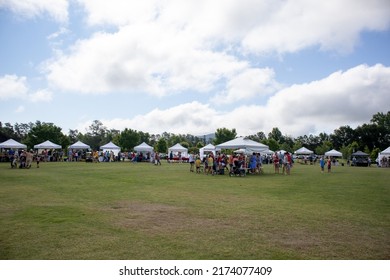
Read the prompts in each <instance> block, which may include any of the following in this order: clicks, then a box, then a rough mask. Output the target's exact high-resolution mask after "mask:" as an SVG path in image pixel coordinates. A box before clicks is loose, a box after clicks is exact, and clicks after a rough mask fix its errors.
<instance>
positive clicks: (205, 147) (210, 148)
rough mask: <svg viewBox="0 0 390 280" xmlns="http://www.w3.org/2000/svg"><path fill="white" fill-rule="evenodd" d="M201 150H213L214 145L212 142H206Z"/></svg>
mask: <svg viewBox="0 0 390 280" xmlns="http://www.w3.org/2000/svg"><path fill="white" fill-rule="evenodd" d="M201 149H203V151H214V150H215V146H214V145H213V144H207V145H206V146H204V147H202V148H201Z"/></svg>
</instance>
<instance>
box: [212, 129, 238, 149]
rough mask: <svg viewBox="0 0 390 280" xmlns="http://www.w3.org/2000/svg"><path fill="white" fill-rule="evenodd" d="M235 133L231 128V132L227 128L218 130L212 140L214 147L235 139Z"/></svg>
mask: <svg viewBox="0 0 390 280" xmlns="http://www.w3.org/2000/svg"><path fill="white" fill-rule="evenodd" d="M236 136H237V132H236V129H235V128H233V129H232V130H230V129H227V128H225V127H224V128H218V129H217V131H216V132H215V139H214V145H218V144H221V143H224V142H226V141H229V140H233V139H234V138H236Z"/></svg>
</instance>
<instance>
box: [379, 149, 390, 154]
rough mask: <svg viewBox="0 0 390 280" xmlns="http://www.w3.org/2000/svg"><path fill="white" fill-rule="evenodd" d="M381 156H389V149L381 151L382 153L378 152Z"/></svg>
mask: <svg viewBox="0 0 390 280" xmlns="http://www.w3.org/2000/svg"><path fill="white" fill-rule="evenodd" d="M380 154H381V155H388V154H390V147H388V148H387V149H386V150H383V151H382V152H380Z"/></svg>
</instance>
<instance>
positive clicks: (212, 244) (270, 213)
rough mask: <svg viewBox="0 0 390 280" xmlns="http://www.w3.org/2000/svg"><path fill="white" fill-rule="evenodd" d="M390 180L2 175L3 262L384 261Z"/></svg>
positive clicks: (80, 169)
mask: <svg viewBox="0 0 390 280" xmlns="http://www.w3.org/2000/svg"><path fill="white" fill-rule="evenodd" d="M389 180H390V169H381V168H376V167H371V168H364V167H361V168H359V167H355V168H354V167H347V166H344V167H343V166H337V167H333V170H332V173H331V174H327V173H324V174H321V172H320V170H319V167H318V166H310V165H309V166H307V165H300V164H295V166H294V168H293V169H292V175H291V176H283V175H276V174H273V171H272V167H271V166H265V174H263V175H248V176H246V177H242V178H240V177H233V178H231V177H229V176H227V175H225V176H221V175H219V176H211V175H209V176H206V175H199V174H194V173H190V172H189V165H188V164H167V163H165V162H163V165H162V166H154V165H151V164H147V163H141V164H132V163H129V162H124V163H99V164H92V163H85V162H79V163H41V167H40V168H36V167H35V165H34V166H33V168H31V169H28V170H26V169H11V168H10V167H9V164H6V163H1V164H0V259H3V260H4V259H44V260H46V259H93V260H95V259H117V260H119V259H129V260H131V259H137V260H145V259H162V260H170V259H307V260H310V259H336V260H338V259H390V183H389Z"/></svg>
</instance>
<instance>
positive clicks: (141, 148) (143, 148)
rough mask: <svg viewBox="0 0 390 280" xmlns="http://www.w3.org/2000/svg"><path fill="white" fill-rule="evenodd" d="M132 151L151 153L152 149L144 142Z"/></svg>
mask: <svg viewBox="0 0 390 280" xmlns="http://www.w3.org/2000/svg"><path fill="white" fill-rule="evenodd" d="M134 151H136V152H153V147H152V146H149V145H148V144H146V143H145V142H142V143H141V144H139V145H138V146H135V147H134Z"/></svg>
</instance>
